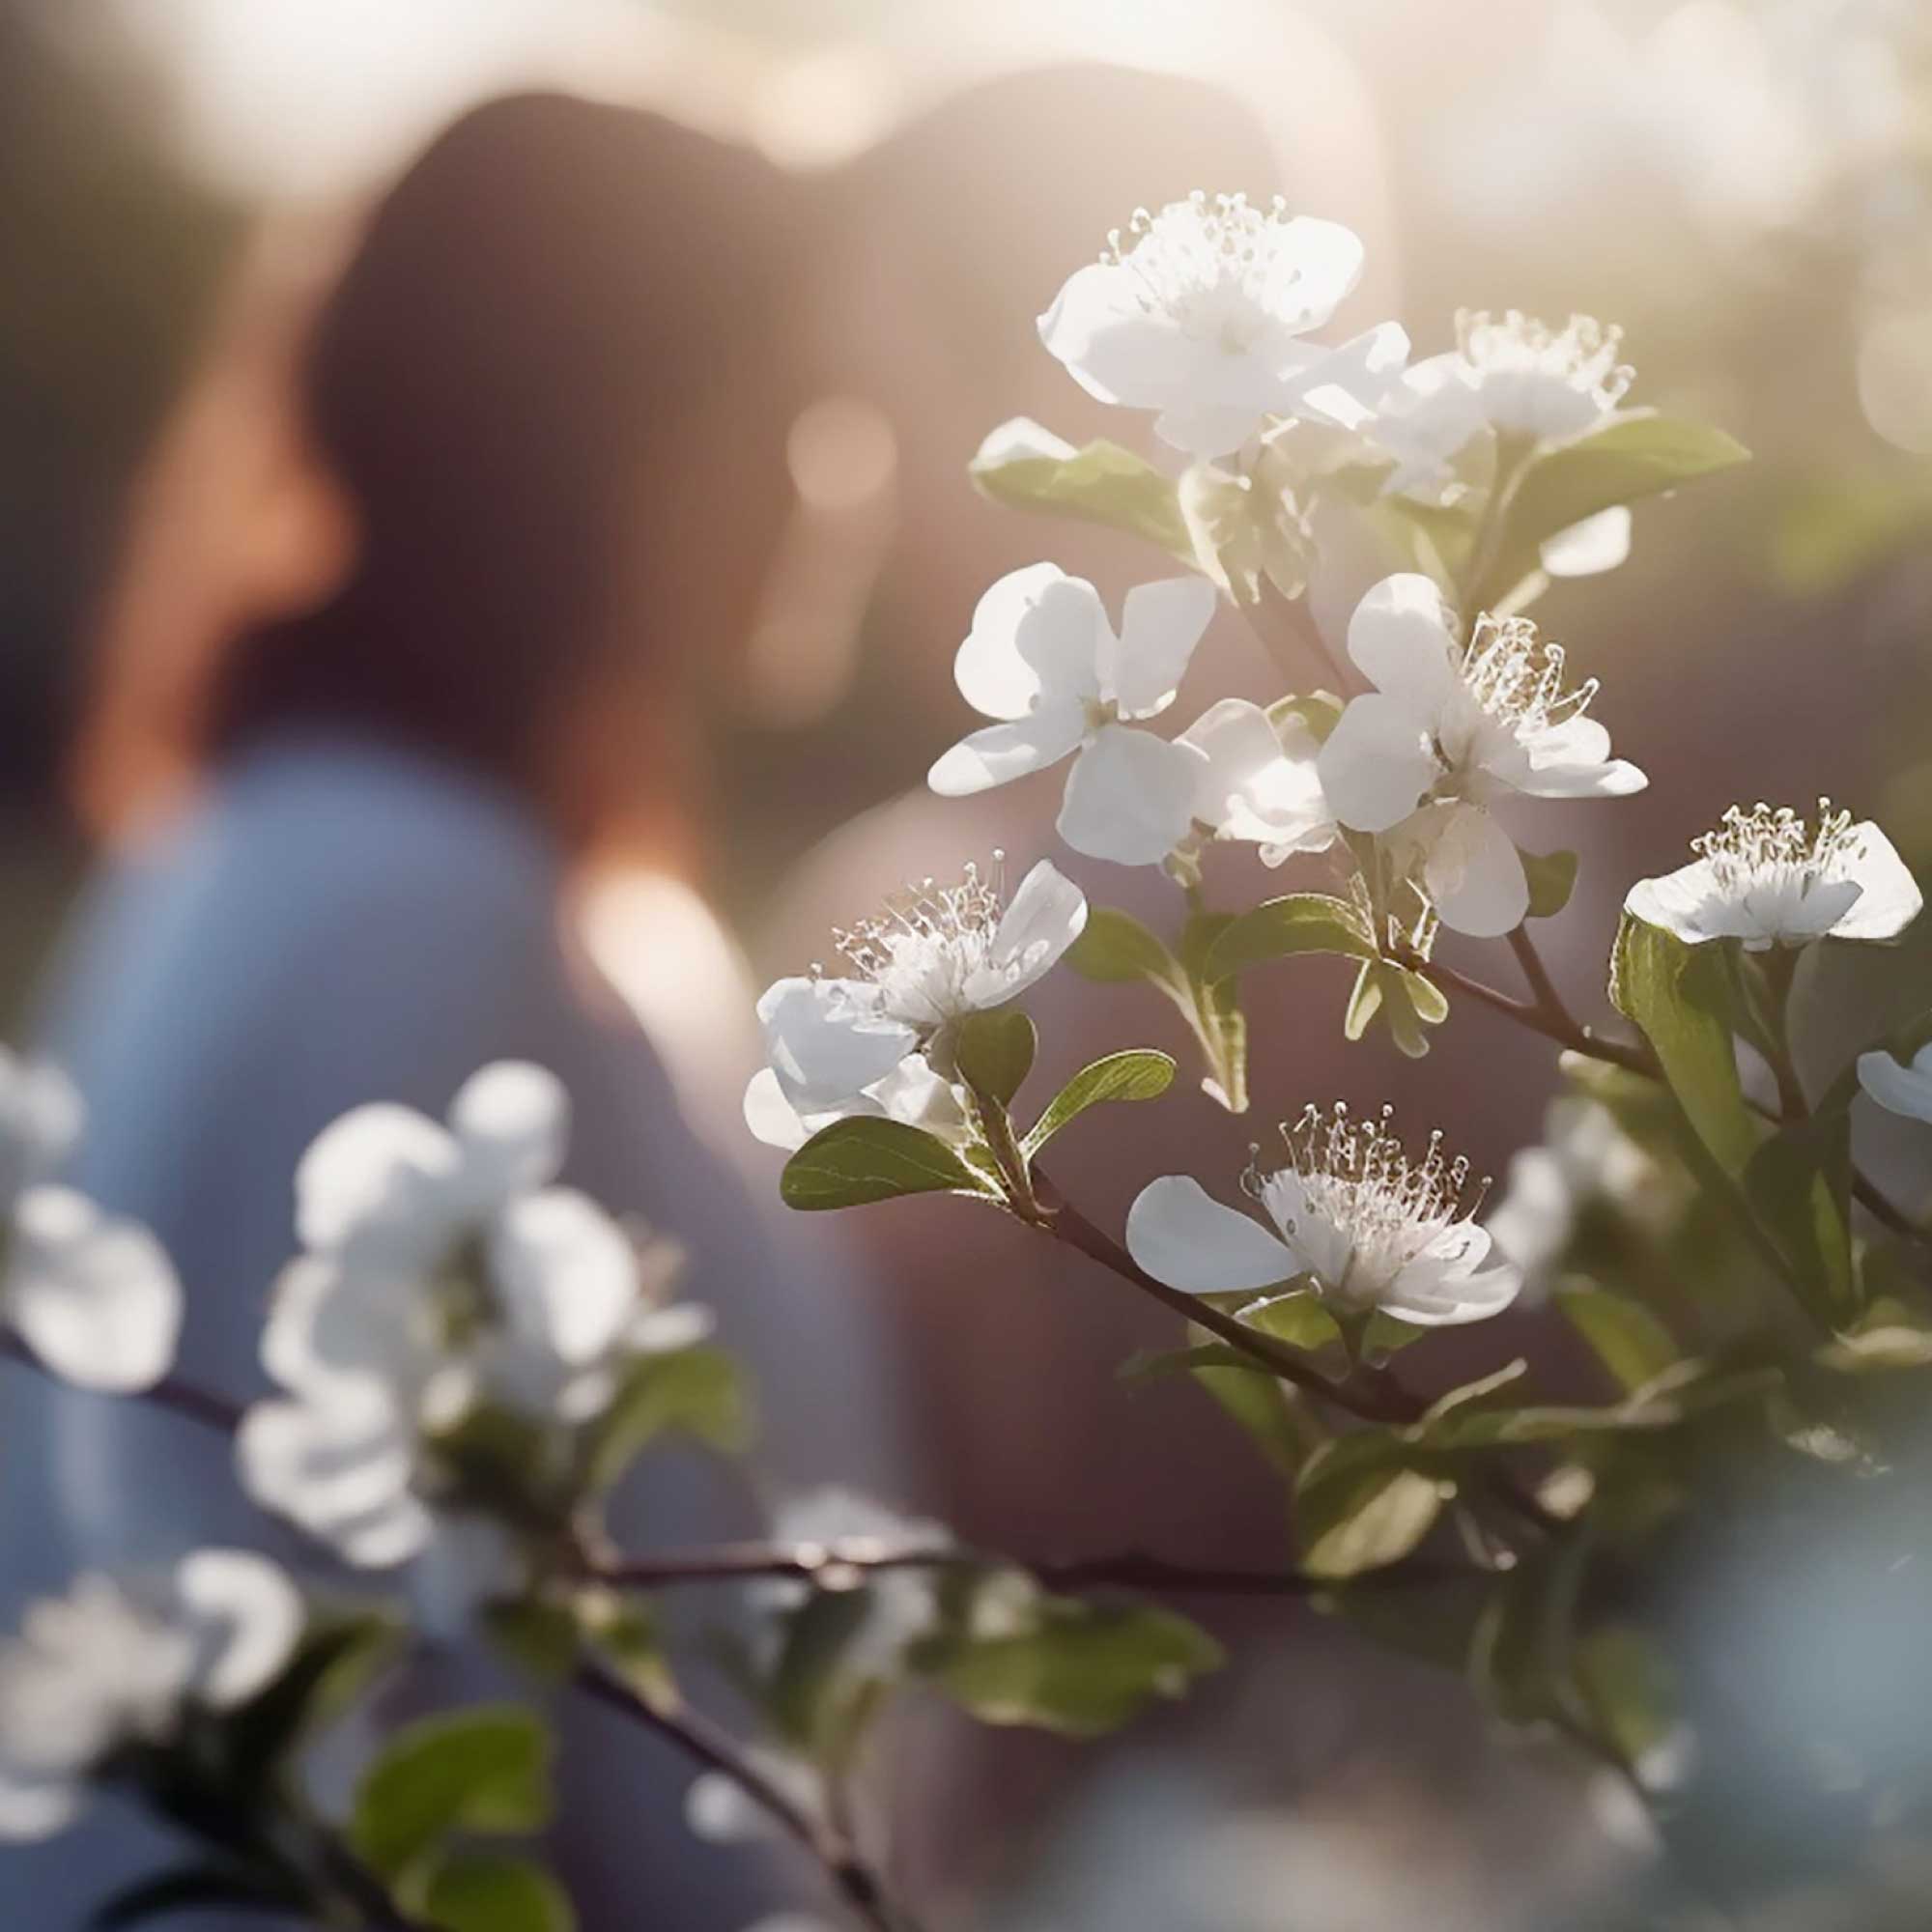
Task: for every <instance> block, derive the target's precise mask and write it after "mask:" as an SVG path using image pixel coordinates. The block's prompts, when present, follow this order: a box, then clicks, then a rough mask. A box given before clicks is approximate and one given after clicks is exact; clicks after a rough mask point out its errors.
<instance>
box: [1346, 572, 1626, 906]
mask: <svg viewBox="0 0 1932 1932" xmlns="http://www.w3.org/2000/svg"><path fill="white" fill-rule="evenodd" d="M1349 655H1350V657H1351V658H1352V659H1353V660H1354V662H1355V663H1356V665H1357V666H1359V667H1360V668H1361V669H1362V671H1363V672H1364V673H1365V674H1366V676H1367V677H1368V679H1369V681H1370V682H1371V683H1372V684H1373V685H1375V687H1376V689H1375V690H1374V691H1372V692H1369V693H1366V694H1364V695H1363V696H1360V697H1356V698H1354V699H1352V700H1351V701H1350V704H1349V706H1348V709H1347V710H1345V711H1344V712H1343V714H1342V717H1341V719H1340V721H1339V722H1338V723H1337V725H1336V726H1335V728H1334V730H1333V731H1332V732H1331V733H1330V734H1329V736H1328V739H1327V742H1326V743H1325V744H1324V745H1323V746H1322V748H1321V758H1320V759H1319V761H1318V769H1319V771H1320V773H1321V785H1322V789H1323V791H1324V792H1325V793H1326V795H1327V799H1328V803H1329V806H1330V807H1331V808H1332V810H1333V811H1334V813H1335V816H1336V818H1337V819H1339V820H1340V821H1341V823H1342V824H1344V825H1347V826H1350V827H1351V828H1352V829H1353V830H1355V831H1357V832H1371V833H1377V834H1386V835H1387V836H1388V837H1389V838H1390V840H1391V842H1392V844H1393V845H1394V846H1395V847H1396V848H1397V850H1398V851H1399V852H1402V853H1404V854H1405V855H1406V858H1407V861H1408V863H1410V864H1413V865H1416V866H1418V867H1419V868H1420V880H1421V884H1422V887H1423V889H1424V890H1425V891H1426V892H1427V894H1428V895H1429V898H1430V900H1431V902H1432V903H1433V904H1434V906H1435V910H1436V912H1437V913H1438V914H1439V915H1440V917H1441V920H1442V923H1443V924H1444V925H1446V926H1448V927H1450V928H1451V930H1453V931H1456V932H1465V933H1469V934H1471V935H1472V936H1474V937H1476V938H1483V939H1492V938H1495V937H1497V936H1498V935H1500V934H1502V933H1505V932H1508V931H1510V930H1511V929H1512V928H1514V927H1515V926H1517V925H1519V924H1520V923H1521V921H1522V919H1523V916H1524V914H1525V913H1526V912H1527V911H1528V910H1529V881H1528V877H1527V875H1526V874H1525V873H1524V871H1523V867H1522V860H1521V858H1520V855H1519V854H1518V852H1517V849H1516V846H1515V845H1514V844H1513V843H1512V842H1511V840H1510V838H1509V836H1508V834H1507V833H1505V832H1504V831H1503V829H1502V827H1501V826H1500V825H1498V824H1497V823H1496V821H1495V819H1494V817H1493V816H1492V813H1491V810H1490V808H1491V807H1492V805H1494V804H1496V803H1497V802H1498V801H1499V800H1502V799H1504V798H1507V797H1509V796H1510V795H1511V794H1513V793H1525V794H1527V795H1529V796H1530V797H1533V798H1612V797H1618V796H1621V795H1624V794H1626V793H1630V792H1634V791H1640V790H1642V788H1643V787H1644V785H1645V784H1646V783H1648V780H1647V779H1646V778H1645V777H1644V775H1643V773H1642V772H1640V771H1639V770H1638V769H1637V768H1636V767H1635V766H1634V765H1633V764H1629V763H1627V762H1625V761H1624V760H1623V759H1621V758H1612V757H1611V756H1610V755H1609V750H1610V738H1609V733H1608V732H1607V731H1605V729H1604V727H1603V726H1602V725H1599V724H1598V723H1597V721H1596V720H1595V719H1594V718H1590V717H1587V716H1586V715H1585V713H1586V712H1587V710H1588V708H1589V704H1590V700H1591V699H1592V698H1593V697H1594V696H1596V692H1597V685H1596V680H1595V679H1590V680H1588V681H1587V682H1585V683H1583V684H1581V685H1578V686H1577V687H1576V688H1575V689H1573V690H1565V688H1564V654H1563V650H1562V647H1561V646H1560V645H1558V644H1553V643H1548V642H1546V641H1545V640H1544V639H1541V638H1539V637H1538V636H1537V632H1536V627H1535V626H1534V625H1533V624H1531V623H1530V622H1529V620H1528V619H1527V618H1525V617H1492V616H1488V615H1484V616H1481V617H1479V618H1477V620H1476V625H1475V630H1474V633H1473V635H1472V636H1471V637H1470V639H1469V641H1468V643H1467V644H1466V645H1463V644H1462V643H1459V642H1458V640H1457V636H1456V626H1455V623H1454V620H1453V619H1452V617H1451V615H1450V613H1449V611H1447V610H1446V609H1445V608H1444V606H1443V603H1442V598H1441V594H1440V592H1438V591H1437V589H1436V587H1435V584H1434V583H1433V582H1431V581H1430V580H1429V579H1428V578H1426V577H1422V576H1418V575H1414V574H1412V573H1406V574H1403V575H1399V576H1395V577H1389V578H1385V579H1383V581H1382V582H1380V583H1378V584H1377V585H1376V586H1375V588H1374V589H1372V590H1371V591H1370V592H1369V594H1368V595H1367V596H1366V597H1364V598H1363V599H1362V601H1361V603H1360V605H1358V606H1357V607H1356V610H1355V614H1354V615H1353V617H1351V618H1350V622H1349Z"/></svg>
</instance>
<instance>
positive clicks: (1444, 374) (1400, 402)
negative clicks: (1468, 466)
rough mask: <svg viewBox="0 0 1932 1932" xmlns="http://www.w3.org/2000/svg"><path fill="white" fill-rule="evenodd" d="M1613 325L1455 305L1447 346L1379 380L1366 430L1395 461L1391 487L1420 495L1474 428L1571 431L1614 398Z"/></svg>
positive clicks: (1621, 387) (1587, 424)
mask: <svg viewBox="0 0 1932 1932" xmlns="http://www.w3.org/2000/svg"><path fill="white" fill-rule="evenodd" d="M1622 342H1623V331H1622V330H1621V329H1618V328H1614V327H1605V326H1604V324H1602V323H1600V322H1597V321H1595V320H1594V319H1592V318H1591V317H1589V316H1587V315H1573V316H1572V317H1571V318H1570V320H1569V321H1568V322H1567V323H1566V324H1565V325H1564V326H1563V327H1561V328H1552V327H1549V325H1548V324H1547V323H1543V322H1539V321H1537V320H1536V318H1535V317H1533V316H1526V315H1523V314H1521V313H1520V312H1519V311H1518V310H1516V309H1511V310H1510V311H1509V312H1508V313H1507V314H1505V315H1503V316H1501V317H1500V318H1498V317H1495V316H1492V315H1489V314H1487V313H1485V312H1482V311H1475V312H1471V311H1469V310H1466V309H1465V310H1463V311H1462V312H1461V313H1460V314H1458V316H1457V318H1456V347H1455V348H1454V349H1453V350H1450V351H1449V352H1448V353H1447V354H1446V355H1431V356H1427V357H1425V358H1424V359H1423V360H1422V361H1420V362H1416V363H1413V364H1411V365H1410V366H1409V367H1408V368H1406V369H1405V370H1403V371H1402V373H1401V374H1400V375H1399V376H1398V377H1397V378H1396V380H1395V381H1394V382H1393V383H1391V384H1389V387H1388V389H1387V391H1386V392H1385V393H1384V395H1383V396H1382V397H1381V399H1380V401H1379V403H1378V406H1377V408H1376V411H1375V420H1374V422H1373V423H1372V424H1371V425H1369V426H1368V433H1369V434H1370V435H1371V436H1372V437H1373V438H1374V439H1375V440H1376V441H1378V442H1379V443H1380V444H1381V445H1382V446H1383V447H1384V448H1385V449H1387V450H1388V452H1389V453H1390V454H1391V455H1392V456H1394V457H1395V458H1396V459H1397V468H1396V470H1395V472H1394V474H1393V475H1392V476H1391V477H1390V479H1389V482H1388V486H1387V487H1388V489H1389V490H1390V491H1391V492H1401V493H1403V494H1407V495H1420V496H1430V495H1433V494H1435V492H1437V491H1438V490H1439V489H1440V487H1441V485H1442V484H1443V483H1444V482H1445V481H1446V480H1447V479H1448V475H1449V470H1450V466H1451V465H1452V464H1453V463H1454V462H1455V460H1456V458H1457V457H1458V456H1459V455H1460V454H1461V453H1462V451H1463V448H1464V447H1465V446H1466V445H1467V444H1468V442H1469V440H1470V439H1471V438H1472V437H1474V436H1476V435H1477V434H1478V433H1479V432H1480V431H1482V430H1485V429H1489V430H1493V431H1494V432H1495V434H1496V435H1498V436H1500V437H1507V438H1510V439H1512V440H1518V441H1522V442H1543V441H1550V440H1562V439H1565V438H1569V437H1573V436H1580V435H1581V434H1582V433H1583V432H1584V431H1585V430H1588V429H1592V428H1594V427H1595V426H1596V425H1597V424H1598V423H1600V422H1601V421H1603V419H1604V418H1605V416H1606V415H1608V414H1609V413H1610V412H1611V411H1612V410H1614V409H1615V408H1616V407H1617V405H1618V404H1619V403H1620V402H1622V400H1623V398H1624V396H1625V394H1626V393H1627V392H1628V391H1629V389H1630V385H1631V384H1632V383H1633V382H1634V380H1635V376H1636V372H1635V370H1634V369H1633V368H1631V366H1630V365H1629V364H1628V363H1626V362H1623V361H1620V360H1619V359H1618V356H1619V352H1620V349H1621V346H1622Z"/></svg>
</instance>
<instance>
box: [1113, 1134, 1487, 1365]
mask: <svg viewBox="0 0 1932 1932" xmlns="http://www.w3.org/2000/svg"><path fill="white" fill-rule="evenodd" d="M1282 1139H1283V1143H1284V1146H1285V1149H1286V1153H1287V1158H1286V1160H1285V1162H1284V1163H1283V1165H1282V1166H1281V1167H1279V1168H1277V1169H1275V1170H1273V1171H1272V1172H1265V1173H1264V1172H1263V1171H1262V1169H1261V1168H1260V1167H1259V1166H1255V1167H1251V1168H1250V1169H1249V1171H1248V1174H1247V1176H1246V1177H1245V1180H1244V1185H1245V1187H1246V1191H1247V1193H1248V1194H1249V1196H1250V1197H1251V1198H1252V1199H1253V1200H1254V1201H1255V1202H1256V1203H1257V1204H1258V1205H1259V1206H1260V1208H1261V1209H1262V1212H1263V1214H1264V1216H1265V1217H1266V1220H1265V1223H1264V1222H1263V1221H1261V1220H1258V1219H1256V1218H1255V1217H1254V1216H1253V1215H1250V1214H1245V1213H1241V1212H1239V1211H1238V1210H1237V1209H1236V1208H1228V1207H1224V1206H1223V1205H1222V1204H1221V1203H1220V1202H1218V1201H1215V1200H1214V1199H1212V1197H1210V1196H1209V1195H1208V1193H1207V1191H1206V1190H1205V1189H1204V1188H1203V1187H1202V1186H1201V1184H1200V1183H1199V1182H1198V1181H1196V1180H1193V1179H1189V1178H1188V1177H1186V1176H1184V1175H1169V1176H1167V1177H1165V1178H1164V1179H1160V1180H1156V1181H1153V1182H1152V1183H1151V1184H1150V1185H1149V1186H1148V1187H1146V1188H1144V1189H1143V1190H1142V1191H1141V1194H1140V1196H1139V1198H1138V1199H1137V1200H1136V1201H1135V1202H1134V1205H1133V1207H1132V1208H1131V1209H1130V1210H1129V1211H1128V1214H1127V1247H1128V1250H1129V1252H1131V1254H1132V1255H1133V1258H1134V1260H1135V1261H1136V1262H1138V1263H1139V1264H1140V1265H1141V1266H1142V1267H1144V1268H1145V1269H1147V1271H1148V1272H1149V1273H1150V1274H1151V1275H1152V1276H1154V1277H1155V1278H1156V1279H1157V1280H1159V1281H1163V1282H1165V1283H1167V1285H1168V1286H1169V1287H1170V1288H1178V1289H1180V1290H1182V1291H1184V1292H1186V1293H1192V1294H1217V1293H1255V1292H1258V1291H1261V1290H1267V1289H1275V1288H1279V1287H1280V1286H1281V1285H1283V1284H1286V1283H1289V1282H1293V1281H1297V1280H1301V1279H1304V1278H1305V1279H1306V1281H1307V1282H1308V1284H1309V1285H1310V1287H1311V1288H1312V1289H1313V1291H1314V1293H1317V1294H1319V1295H1320V1296H1321V1298H1322V1299H1323V1300H1324V1301H1325V1302H1327V1303H1328V1304H1329V1305H1330V1306H1331V1307H1333V1308H1334V1309H1336V1310H1337V1311H1338V1312H1340V1313H1343V1314H1348V1315H1362V1314H1366V1313H1368V1312H1370V1311H1372V1310H1376V1309H1379V1310H1381V1311H1382V1312H1383V1313H1385V1314H1388V1315H1391V1316H1394V1317H1396V1318H1397V1319H1399V1320H1401V1321H1409V1322H1413V1323H1415V1324H1416V1325H1418V1326H1421V1327H1439V1326H1444V1325H1447V1324H1450V1323H1453V1322H1463V1321H1480V1320H1481V1319H1482V1318H1483V1317H1485V1316H1489V1315H1495V1314H1497V1313H1499V1312H1500V1311H1501V1310H1502V1309H1504V1308H1506V1307H1508V1306H1509V1304H1510V1302H1511V1301H1512V1300H1513V1299H1514V1298H1515V1295H1516V1293H1517V1290H1518V1288H1519V1287H1520V1285H1521V1280H1522V1277H1521V1273H1520V1270H1519V1269H1518V1268H1516V1267H1515V1266H1513V1265H1511V1264H1506V1263H1498V1264H1495V1265H1493V1266H1490V1267H1485V1266H1484V1265H1483V1264H1484V1262H1485V1261H1486V1260H1488V1258H1489V1255H1490V1247H1491V1243H1490V1236H1489V1235H1488V1233H1487V1232H1486V1231H1485V1230H1484V1229H1482V1228H1481V1227H1479V1226H1477V1224H1476V1222H1475V1220H1474V1219H1473V1218H1472V1216H1473V1213H1474V1210H1475V1208H1476V1206H1478V1205H1479V1202H1480V1194H1481V1188H1480V1186H1478V1187H1476V1188H1473V1189H1472V1188H1471V1186H1470V1183H1469V1163H1468V1162H1467V1161H1466V1160H1464V1159H1463V1158H1462V1157H1461V1156H1460V1155H1459V1156H1457V1157H1456V1158H1455V1159H1450V1158H1449V1157H1447V1156H1446V1155H1445V1154H1444V1153H1443V1152H1442V1136H1441V1135H1440V1134H1439V1133H1437V1134H1432V1135H1431V1136H1430V1140H1429V1148H1428V1151H1427V1152H1426V1153H1425V1154H1424V1155H1423V1157H1422V1158H1421V1159H1420V1160H1413V1161H1412V1160H1410V1159H1409V1158H1408V1157H1407V1155H1406V1154H1405V1152H1404V1151H1403V1148H1402V1143H1401V1142H1400V1141H1399V1140H1398V1139H1397V1138H1396V1136H1395V1133H1394V1131H1393V1129H1392V1128H1391V1127H1390V1125H1389V1110H1388V1109H1386V1108H1384V1109H1383V1110H1382V1114H1381V1117H1380V1119H1379V1120H1374V1121H1356V1120H1353V1119H1351V1118H1350V1114H1349V1112H1348V1109H1347V1108H1346V1107H1344V1106H1342V1105H1341V1104H1340V1103H1339V1102H1338V1103H1337V1105H1336V1106H1335V1108H1334V1110H1333V1111H1332V1112H1331V1113H1329V1114H1327V1115H1322V1114H1321V1113H1319V1112H1318V1111H1317V1110H1316V1109H1315V1108H1313V1107H1310V1108H1309V1109H1308V1110H1307V1112H1306V1113H1304V1114H1303V1115H1302V1117H1301V1119H1300V1120H1299V1121H1298V1122H1296V1123H1295V1125H1294V1126H1293V1128H1292V1129H1290V1128H1286V1127H1285V1128H1284V1129H1283V1130H1282Z"/></svg>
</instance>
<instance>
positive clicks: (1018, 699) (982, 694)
mask: <svg viewBox="0 0 1932 1932" xmlns="http://www.w3.org/2000/svg"><path fill="white" fill-rule="evenodd" d="M1107 634H1108V633H1107V611H1106V607H1105V606H1104V605H1103V604H1102V603H1101V602H1100V593H1099V592H1098V591H1097V590H1095V589H1094V586H1093V585H1092V584H1091V583H1089V582H1087V581H1086V580H1085V579H1084V578H1079V577H1068V576H1067V575H1066V573H1065V571H1064V570H1062V569H1061V568H1060V567H1059V566H1058V565H1057V564H1052V563H1030V564H1028V565H1027V566H1026V568H1025V569H1023V570H1011V571H1009V572H1008V573H1007V575H1006V576H1004V577H1003V578H1001V579H1000V580H999V581H998V582H996V583H993V584H991V585H989V586H988V588H987V589H986V590H985V592H984V593H983V594H982V595H981V597H980V602H979V604H978V605H977V606H976V607H975V609H974V611H973V627H972V629H971V630H970V631H969V632H968V633H967V634H966V640H965V642H964V643H962V644H961V645H960V646H959V650H958V654H957V656H955V657H954V659H953V661H952V674H953V677H954V678H955V679H956V680H957V682H958V685H959V690H960V694H961V696H964V698H965V699H966V702H967V703H968V704H970V705H971V706H972V707H973V708H974V710H976V711H980V712H983V713H984V714H985V716H987V717H988V718H1009V719H1010V718H1024V717H1025V716H1026V714H1027V713H1028V712H1029V711H1031V710H1032V709H1033V708H1034V707H1035V706H1036V705H1038V704H1041V703H1051V702H1053V701H1055V700H1064V699H1066V698H1073V697H1085V696H1090V695H1092V694H1093V693H1094V691H1095V690H1096V689H1097V688H1098V687H1097V685H1096V683H1095V677H1096V669H1095V667H1096V666H1097V664H1098V661H1099V653H1100V647H1101V642H1102V639H1104V638H1105V637H1106V636H1107Z"/></svg>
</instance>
